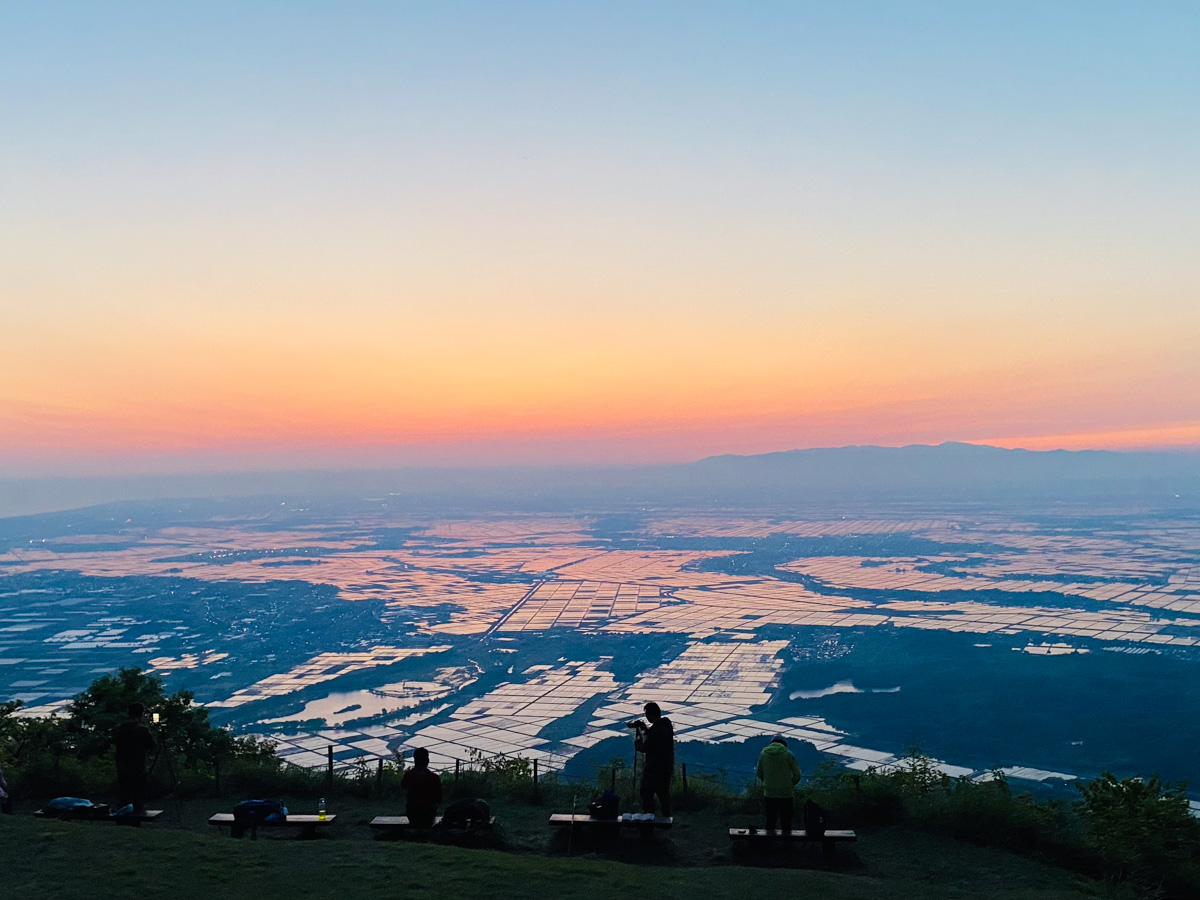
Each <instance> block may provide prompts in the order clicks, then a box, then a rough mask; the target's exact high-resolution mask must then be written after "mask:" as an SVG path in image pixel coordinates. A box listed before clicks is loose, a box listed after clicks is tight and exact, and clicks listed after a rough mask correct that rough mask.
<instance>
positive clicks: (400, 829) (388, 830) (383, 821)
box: [371, 816, 496, 837]
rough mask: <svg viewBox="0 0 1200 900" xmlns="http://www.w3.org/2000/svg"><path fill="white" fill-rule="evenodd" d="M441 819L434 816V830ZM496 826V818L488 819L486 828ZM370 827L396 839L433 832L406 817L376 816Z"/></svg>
mask: <svg viewBox="0 0 1200 900" xmlns="http://www.w3.org/2000/svg"><path fill="white" fill-rule="evenodd" d="M441 821H442V817H441V816H434V819H433V827H434V828H436V827H437V826H438V825H439V824H441ZM495 824H496V817H495V816H492V817H491V818H490V819H488V828H492V827H493V826H495ZM371 827H372V828H373V829H375V831H376V832H378V833H380V834H391V835H396V836H398V837H404V836H405V835H406V834H408V833H410V832H412V833H415V834H420V835H427V834H429V833H430V832H432V831H433V828H427V827H423V826H418V825H414V824H412V822H410V821H409V820H408V816H376V817H375V818H373V819H372V820H371Z"/></svg>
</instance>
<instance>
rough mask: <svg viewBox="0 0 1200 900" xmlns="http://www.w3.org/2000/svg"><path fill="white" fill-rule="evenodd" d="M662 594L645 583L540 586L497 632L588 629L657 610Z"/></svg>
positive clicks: (582, 583) (551, 583)
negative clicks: (610, 621)
mask: <svg viewBox="0 0 1200 900" xmlns="http://www.w3.org/2000/svg"><path fill="white" fill-rule="evenodd" d="M659 600H660V591H659V589H658V588H657V587H655V586H651V585H644V584H622V583H618V582H602V581H548V582H543V583H542V584H540V585H538V586H537V587H536V588H535V589H534V590H533V591H532V592H531V593H530V595H529V596H528V597H526V598H525V600H524V601H523V602H522V603H521V605H520V606H518V607H517V608H516V609H514V610H513V611H512V612H511V613H510V614H509V615H508V617H507V618H506V619H505V620H504V621H503V622H502V623H501V624H500V625H499V627H498V628H497V631H545V630H547V629H550V628H585V627H588V626H591V625H596V624H599V623H601V622H604V621H607V620H608V619H612V618H620V617H624V616H631V615H636V614H637V613H639V612H647V611H649V610H652V609H657V608H658V606H659Z"/></svg>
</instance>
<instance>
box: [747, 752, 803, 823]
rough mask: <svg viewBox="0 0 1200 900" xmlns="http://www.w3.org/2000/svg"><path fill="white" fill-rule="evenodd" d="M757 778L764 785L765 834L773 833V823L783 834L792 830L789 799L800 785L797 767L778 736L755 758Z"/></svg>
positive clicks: (794, 759) (791, 809)
mask: <svg viewBox="0 0 1200 900" xmlns="http://www.w3.org/2000/svg"><path fill="white" fill-rule="evenodd" d="M757 774H758V777H759V780H761V781H762V783H763V797H764V805H765V806H766V813H767V831H774V830H775V821H776V819H778V820H779V827H780V829H782V830H783V831H785V832H786V831H791V830H792V812H793V803H792V797H793V795H794V794H795V792H796V785H797V784H799V783H800V764H799V763H798V762H796V757H794V756H793V755H792V751H791V750H789V749H788V748H787V741H785V740H784V739H783V738H781V737H777V738H772V739H771V743H769V744H767V746H766V747H764V748H763V752H762V753H761V754H759V757H758V773H757Z"/></svg>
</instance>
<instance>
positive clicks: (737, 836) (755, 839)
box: [729, 828, 858, 857]
mask: <svg viewBox="0 0 1200 900" xmlns="http://www.w3.org/2000/svg"><path fill="white" fill-rule="evenodd" d="M729 839H730V840H731V841H745V842H748V843H753V844H759V845H767V844H803V843H808V844H815V843H817V842H818V841H820V843H821V851H822V852H823V853H824V854H825V855H826V856H827V857H832V856H833V854H834V850H836V849H837V845H838V844H844V843H852V842H854V841H857V840H858V835H856V834H855V833H854V832H853V831H834V830H832V829H831V830H829V831H826V832H825V833H824V834H814V835H809V833H808V832H807V831H803V830H800V831H781V830H780V829H778V828H776V829H772V830H769V831H768V830H767V829H766V828H730V829H729Z"/></svg>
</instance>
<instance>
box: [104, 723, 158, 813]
mask: <svg viewBox="0 0 1200 900" xmlns="http://www.w3.org/2000/svg"><path fill="white" fill-rule="evenodd" d="M145 715H146V707H144V706H143V705H142V704H140V703H131V704H129V718H127V719H126V720H125V721H124V722H122V723H121V724H120V725H118V726H117V727H116V730H114V731H113V746H114V747H115V748H116V763H117V797H118V801H117V802H118V805H119V806H120V807H121V808H124V807H126V806H132V807H133V812H134V814H135V815H139V816H140V815H142V814H143V813H144V812H145V811H146V782H147V775H146V755H147V754H148V753H149V752H150V751H151V750H153V749H154V747H155V744H154V736H153V735H151V734H150V729H149V728H147V727H146V726H145V725H143V724H142V717H143V716H145Z"/></svg>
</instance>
